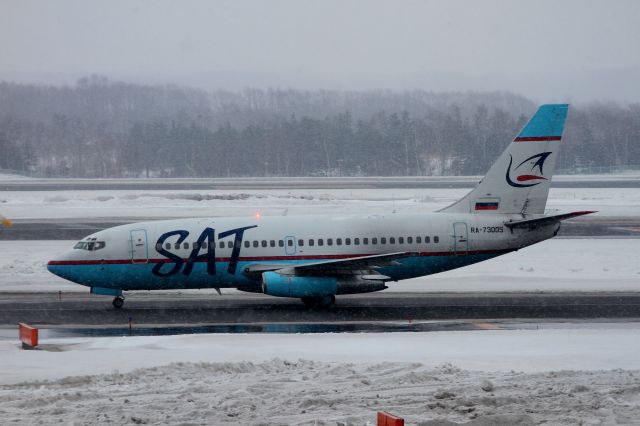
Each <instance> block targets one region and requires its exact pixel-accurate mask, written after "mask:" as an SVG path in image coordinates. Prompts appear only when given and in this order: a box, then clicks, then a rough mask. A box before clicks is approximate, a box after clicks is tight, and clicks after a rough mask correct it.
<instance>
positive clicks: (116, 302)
mask: <svg viewBox="0 0 640 426" xmlns="http://www.w3.org/2000/svg"><path fill="white" fill-rule="evenodd" d="M111 303H113V307H114V308H116V309H122V306H123V305H124V299H123V298H122V297H116V298H115V299H113V302H111Z"/></svg>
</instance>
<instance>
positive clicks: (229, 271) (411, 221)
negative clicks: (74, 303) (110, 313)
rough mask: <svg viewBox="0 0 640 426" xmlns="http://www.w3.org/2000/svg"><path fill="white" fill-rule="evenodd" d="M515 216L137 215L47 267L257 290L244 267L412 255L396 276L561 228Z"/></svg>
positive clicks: (79, 278)
mask: <svg viewBox="0 0 640 426" xmlns="http://www.w3.org/2000/svg"><path fill="white" fill-rule="evenodd" d="M513 218H515V216H514V215H480V214H457V213H456V214H448V213H428V214H420V215H402V214H387V215H360V216H337V217H324V216H297V217H294V216H291V217H288V216H277V217H262V218H256V217H253V218H240V217H234V218H211V219H208V218H197V219H176V220H164V221H152V222H141V223H134V224H130V225H123V226H117V227H114V228H110V229H107V230H104V231H100V232H98V233H95V234H93V235H90V236H88V237H87V238H85V239H83V240H82V241H81V242H80V243H78V247H79V248H76V249H73V250H71V251H69V252H67V253H66V254H64V255H63V256H61V257H59V258H57V259H54V260H52V261H51V262H50V263H49V266H48V267H49V270H50V271H51V272H53V273H55V274H57V275H59V276H62V277H64V278H66V279H69V280H71V281H74V282H76V283H79V284H83V285H87V286H90V287H101V288H114V289H120V290H134V289H172V288H177V289H182V288H208V287H209V288H224V287H236V288H239V289H241V290H247V291H260V277H259V276H255V275H252V274H249V273H247V271H248V267H249V266H251V265H256V264H260V265H270V264H277V265H285V266H286V265H296V264H309V263H314V262H323V261H327V260H332V259H348V258H355V257H361V256H368V255H375V254H385V253H398V252H412V253H416V255H415V256H412V257H408V258H406V259H400V260H398V261H396V262H393V264H391V265H388V266H384V267H382V268H378V269H377V272H378V273H381V274H383V275H385V276H387V277H389V280H393V281H397V280H402V279H407V278H413V277H417V276H422V275H429V274H433V273H437V272H442V271H445V270H449V269H454V268H458V267H461V266H465V265H469V264H472V263H477V262H480V261H483V260H487V259H490V258H492V257H495V256H498V255H501V254H504V253H508V252H511V251H514V250H517V249H519V248H522V247H525V246H528V245H531V244H534V243H536V242H539V241H542V240H545V239H548V238H550V237H552V236H553V235H555V233H556V232H557V228H558V225H557V224H553V225H551V226H545V227H538V228H537V229H534V230H529V229H524V230H523V229H516V230H513V231H512V230H511V229H509V228H508V227H506V226H504V222H505V221H507V220H510V219H513ZM92 243H93V244H94V245H93V246H90V244H92ZM83 244H85V245H84V247H82V246H83ZM98 246H100V247H99V248H98V249H97V250H96V249H95V248H96V247H98ZM88 247H89V248H92V249H87V248H88ZM363 291H367V290H364V288H363ZM368 291H371V290H368ZM350 292H358V291H354V290H353V289H352V290H350Z"/></svg>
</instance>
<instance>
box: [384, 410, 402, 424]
mask: <svg viewBox="0 0 640 426" xmlns="http://www.w3.org/2000/svg"><path fill="white" fill-rule="evenodd" d="M378 426H404V419H403V418H400V417H397V416H394V415H393V414H389V413H387V412H386V411H378Z"/></svg>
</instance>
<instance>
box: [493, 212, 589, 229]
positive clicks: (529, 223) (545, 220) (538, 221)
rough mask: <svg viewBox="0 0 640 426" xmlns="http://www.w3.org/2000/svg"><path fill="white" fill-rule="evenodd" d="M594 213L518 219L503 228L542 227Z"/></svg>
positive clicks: (506, 223)
mask: <svg viewBox="0 0 640 426" xmlns="http://www.w3.org/2000/svg"><path fill="white" fill-rule="evenodd" d="M591 213H596V212H595V211H580V212H571V213H562V214H557V215H552V216H543V217H536V218H532V219H520V220H511V221H509V222H505V223H504V224H505V226H508V227H509V228H511V229H517V228H531V227H535V226H543V225H548V224H550V223H554V222H560V221H563V220H566V219H571V218H572V217H578V216H584V215H586V214H591Z"/></svg>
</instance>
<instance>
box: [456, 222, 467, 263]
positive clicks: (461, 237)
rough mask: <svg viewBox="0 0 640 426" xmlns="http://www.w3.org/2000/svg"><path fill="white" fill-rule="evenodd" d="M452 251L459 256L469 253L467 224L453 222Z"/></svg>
mask: <svg viewBox="0 0 640 426" xmlns="http://www.w3.org/2000/svg"><path fill="white" fill-rule="evenodd" d="M453 251H454V252H455V254H456V255H459V256H462V255H465V254H467V253H468V252H469V235H468V233H467V224H466V223H464V222H455V223H454V224H453Z"/></svg>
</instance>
